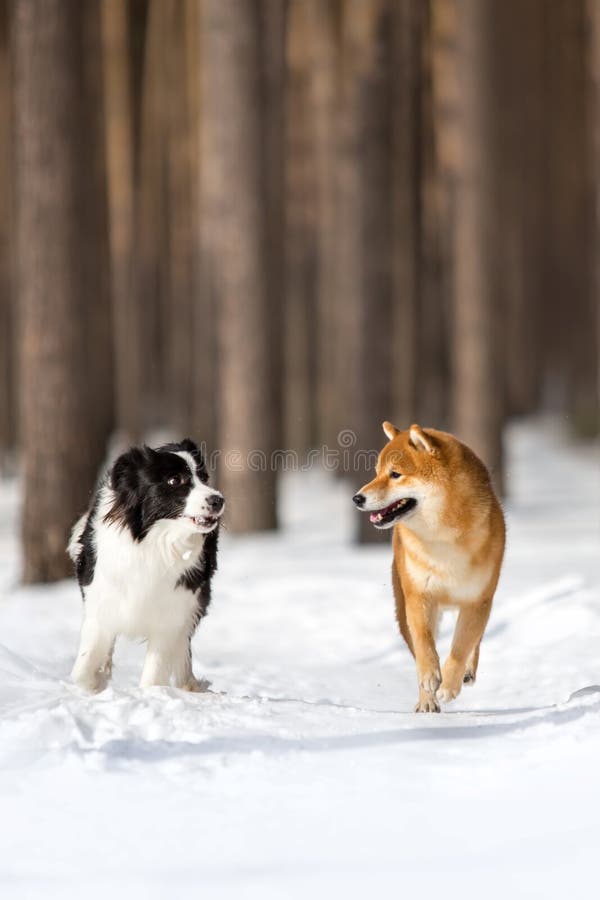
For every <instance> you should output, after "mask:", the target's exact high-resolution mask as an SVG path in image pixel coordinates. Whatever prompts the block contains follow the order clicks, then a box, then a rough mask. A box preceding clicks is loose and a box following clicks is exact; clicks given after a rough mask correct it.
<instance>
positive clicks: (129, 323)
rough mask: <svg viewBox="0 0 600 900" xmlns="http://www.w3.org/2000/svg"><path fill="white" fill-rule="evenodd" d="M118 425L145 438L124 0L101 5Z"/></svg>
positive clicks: (126, 434)
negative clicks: (134, 242)
mask: <svg viewBox="0 0 600 900" xmlns="http://www.w3.org/2000/svg"><path fill="white" fill-rule="evenodd" d="M101 13H102V43H103V77H104V96H105V110H106V115H105V140H106V153H107V171H108V204H109V223H110V231H109V233H110V249H111V276H112V299H113V322H114V348H115V386H116V399H117V426H118V428H119V430H120V432H121V436H122V439H123V440H125V441H134V440H136V439H138V438H139V437H140V434H141V421H140V413H141V380H142V371H141V369H142V362H141V342H140V340H139V329H140V322H141V318H142V314H141V310H138V308H137V303H136V301H137V299H138V295H137V293H136V291H134V290H133V287H134V285H133V278H132V274H133V270H132V265H133V240H134V233H133V211H134V195H135V191H134V125H133V91H132V73H131V59H130V41H131V35H130V30H129V29H130V17H129V15H128V9H127V6H126V4H125V3H123V2H122V0H105V2H103V3H102V4H101Z"/></svg>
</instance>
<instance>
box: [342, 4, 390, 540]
mask: <svg viewBox="0 0 600 900" xmlns="http://www.w3.org/2000/svg"><path fill="white" fill-rule="evenodd" d="M391 26H392V18H391V4H390V3H388V2H386V0H377V2H372V3H363V2H362V0H346V2H345V4H344V19H343V45H342V53H343V59H342V79H343V80H342V97H341V107H340V109H341V118H340V156H339V162H338V178H339V181H338V191H339V194H338V257H337V278H336V280H337V286H336V287H337V308H338V310H340V311H341V310H342V309H344V313H343V315H342V316H341V317H340V319H339V321H338V329H339V336H338V341H339V343H340V347H341V349H342V353H341V354H340V357H339V365H340V367H341V366H343V375H342V372H340V377H339V381H338V384H340V385H341V384H343V385H344V388H345V390H344V392H343V395H342V396H343V404H344V407H343V408H344V419H343V421H342V430H343V431H344V432H347V436H346V434H344V435H343V436H341V437H340V441H342V442H343V441H355V442H356V443H355V445H354V446H353V447H352V450H353V451H359V452H358V453H353V454H352V455H353V459H354V463H353V465H352V466H351V468H352V470H353V471H351V472H350V473H349V477H350V478H351V479H352V485H353V486H355V487H356V489H358V487H359V486H360V485H361V484H363V483H364V482H365V481H367V480H368V479H369V478H371V477H372V475H373V469H374V464H375V460H376V453H377V451H378V450H379V449H380V448H381V446H382V444H383V442H384V439H383V435H382V432H381V423H382V421H384V419H387V418H388V417H389V415H390V406H391V390H390V382H391V360H392V350H393V348H392V342H391V340H390V338H389V336H390V333H391V326H392V306H391V299H392V288H393V277H392V248H391V233H392V216H391V210H392V205H391V200H390V190H389V185H390V182H391V152H390V147H391V116H390V109H391V78H390V70H391V49H392V28H391ZM359 521H360V539H361V540H362V541H375V540H377V539H378V538H381V534H380V532H377V531H376V530H375V529H374V528H373V527H372V526H371V525H370V523H369V522H368V517H361V519H360V520H359Z"/></svg>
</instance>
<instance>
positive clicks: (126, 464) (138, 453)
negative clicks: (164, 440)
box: [110, 446, 155, 491]
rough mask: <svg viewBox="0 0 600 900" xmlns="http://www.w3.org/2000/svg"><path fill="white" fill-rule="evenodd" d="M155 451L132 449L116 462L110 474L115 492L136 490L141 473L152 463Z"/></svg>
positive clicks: (145, 448)
mask: <svg viewBox="0 0 600 900" xmlns="http://www.w3.org/2000/svg"><path fill="white" fill-rule="evenodd" d="M154 454H155V451H154V450H152V449H151V448H150V447H146V446H144V447H130V449H129V450H127V451H126V452H125V453H122V454H121V456H119V457H118V459H117V460H116V461H115V463H114V465H113V467H112V470H111V473H110V486H111V488H112V489H113V490H115V491H123V490H129V491H131V490H134V489H135V487H136V486H137V483H138V478H139V473H140V471H141V470H142V469H143V468H144V466H145V465H147V464H148V463H150V462H152V457H153V456H154Z"/></svg>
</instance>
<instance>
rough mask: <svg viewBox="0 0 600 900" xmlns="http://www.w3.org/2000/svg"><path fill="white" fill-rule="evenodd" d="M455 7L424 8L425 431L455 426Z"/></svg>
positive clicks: (420, 324) (418, 374)
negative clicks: (451, 116)
mask: <svg viewBox="0 0 600 900" xmlns="http://www.w3.org/2000/svg"><path fill="white" fill-rule="evenodd" d="M452 13H453V7H452V6H451V5H450V4H448V2H447V0H425V2H421V3H419V19H420V21H419V31H420V37H421V40H420V45H419V51H420V67H421V71H420V78H421V90H420V108H419V131H420V135H419V150H418V152H419V154H420V170H421V171H420V179H419V190H420V203H419V221H418V227H419V263H418V268H419V303H418V306H417V309H416V316H415V319H416V321H415V324H414V330H415V341H414V343H415V346H416V356H415V362H414V373H413V377H414V379H415V384H416V385H418V390H417V391H416V395H415V417H416V419H417V421H418V422H419V423H420V424H421V425H424V426H427V425H431V426H433V427H437V428H444V427H447V426H448V424H449V421H448V420H449V416H448V405H449V382H450V360H449V349H448V344H449V334H448V320H449V315H450V310H449V307H450V296H451V292H452V286H451V272H452V268H451V258H452V247H451V236H452V228H451V224H450V202H449V199H450V191H449V185H448V175H447V166H448V155H449V154H450V155H451V153H452V148H451V138H450V135H449V133H448V121H447V108H446V104H447V99H446V94H447V92H448V90H451V89H452V85H453V81H452V78H451V77H449V73H448V64H449V60H450V58H451V56H452V37H451V30H452V28H453V27H454V23H453V18H452Z"/></svg>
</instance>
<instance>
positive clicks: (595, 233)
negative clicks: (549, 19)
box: [575, 0, 600, 434]
mask: <svg viewBox="0 0 600 900" xmlns="http://www.w3.org/2000/svg"><path fill="white" fill-rule="evenodd" d="M587 21H588V26H589V29H590V41H589V45H588V48H587V49H588V57H587V62H588V72H589V79H590V83H591V84H590V92H589V98H590V106H589V109H588V114H589V120H590V127H589V137H590V147H589V149H590V155H591V165H590V178H591V182H592V185H593V215H592V224H591V234H592V239H593V244H592V247H593V251H594V256H593V269H592V272H591V286H590V291H589V301H588V322H589V333H588V335H587V336H586V345H587V348H588V349H587V353H586V359H585V362H584V366H583V367H582V368H583V376H584V377H583V378H582V379H581V382H582V386H581V388H580V389H578V390H577V393H576V401H575V402H576V407H575V409H576V416H577V420H578V421H579V422H580V423H581V424H580V431H583V432H584V433H587V434H598V432H599V431H600V5H599V4H598V3H596V2H594V0H587Z"/></svg>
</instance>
